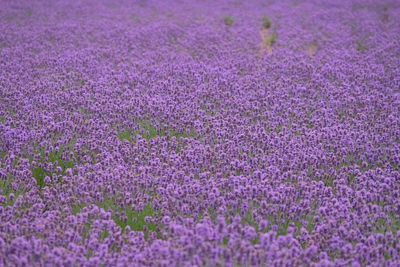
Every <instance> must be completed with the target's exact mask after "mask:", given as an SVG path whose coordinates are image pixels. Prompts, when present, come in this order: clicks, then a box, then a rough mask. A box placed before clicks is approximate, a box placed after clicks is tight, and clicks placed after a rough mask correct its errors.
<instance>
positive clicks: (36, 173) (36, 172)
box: [32, 167, 46, 189]
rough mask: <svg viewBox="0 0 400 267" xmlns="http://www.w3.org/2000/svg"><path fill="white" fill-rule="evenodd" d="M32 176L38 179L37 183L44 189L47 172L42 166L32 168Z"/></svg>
mask: <svg viewBox="0 0 400 267" xmlns="http://www.w3.org/2000/svg"><path fill="white" fill-rule="evenodd" d="M32 176H33V177H34V178H35V179H36V185H37V186H38V187H39V188H40V189H42V188H43V187H44V186H45V184H44V178H45V177H46V172H45V171H44V170H43V169H42V168H40V167H38V168H34V169H33V170H32Z"/></svg>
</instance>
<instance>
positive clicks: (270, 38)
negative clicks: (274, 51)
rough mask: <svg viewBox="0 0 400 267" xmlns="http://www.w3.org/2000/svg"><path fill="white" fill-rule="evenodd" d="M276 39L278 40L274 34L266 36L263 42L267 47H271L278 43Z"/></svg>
mask: <svg viewBox="0 0 400 267" xmlns="http://www.w3.org/2000/svg"><path fill="white" fill-rule="evenodd" d="M276 39H277V36H276V33H272V34H271V35H268V36H266V37H265V38H264V40H263V42H264V44H265V45H267V46H269V47H271V46H273V45H274V44H275V43H276Z"/></svg>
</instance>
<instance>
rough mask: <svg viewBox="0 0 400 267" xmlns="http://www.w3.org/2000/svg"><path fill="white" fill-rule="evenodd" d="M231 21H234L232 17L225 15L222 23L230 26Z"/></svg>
mask: <svg viewBox="0 0 400 267" xmlns="http://www.w3.org/2000/svg"><path fill="white" fill-rule="evenodd" d="M233 23H234V21H233V18H232V17H230V16H226V17H224V24H225V25H226V26H229V27H230V26H232V25H233Z"/></svg>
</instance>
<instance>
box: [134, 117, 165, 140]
mask: <svg viewBox="0 0 400 267" xmlns="http://www.w3.org/2000/svg"><path fill="white" fill-rule="evenodd" d="M139 126H140V129H141V130H142V131H141V132H142V137H143V138H144V139H146V140H151V139H153V138H155V137H157V136H158V135H159V133H158V131H157V129H156V128H155V127H154V126H153V125H152V124H151V123H150V122H149V121H141V122H139ZM160 135H164V133H163V132H160Z"/></svg>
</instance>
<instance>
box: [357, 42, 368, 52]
mask: <svg viewBox="0 0 400 267" xmlns="http://www.w3.org/2000/svg"><path fill="white" fill-rule="evenodd" d="M356 50H357V51H358V52H360V53H364V52H365V51H366V50H367V47H366V46H365V44H364V43H363V42H362V41H360V40H358V41H357V42H356Z"/></svg>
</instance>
